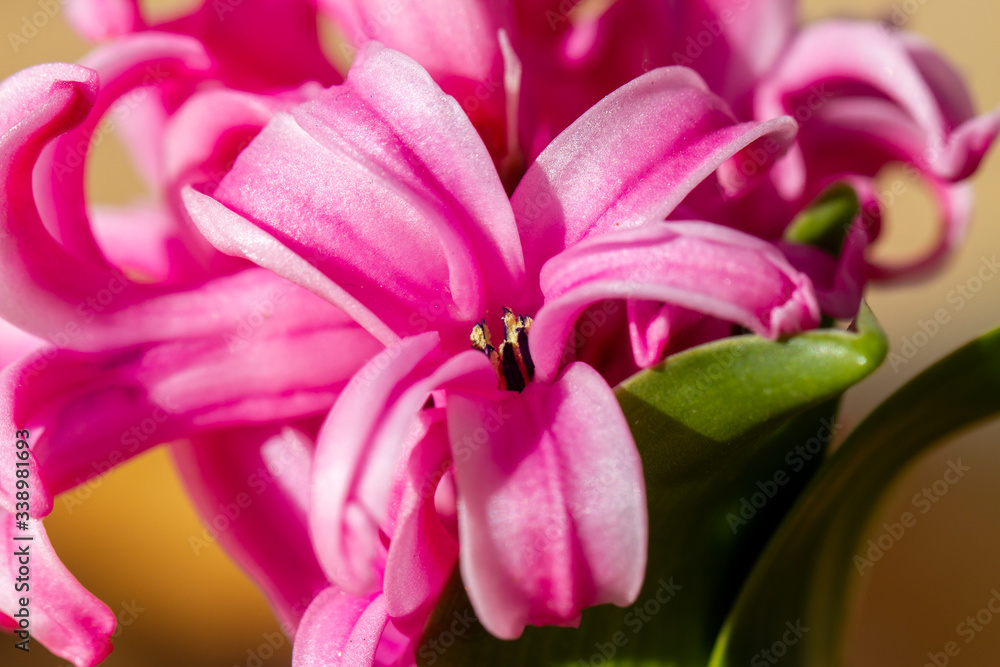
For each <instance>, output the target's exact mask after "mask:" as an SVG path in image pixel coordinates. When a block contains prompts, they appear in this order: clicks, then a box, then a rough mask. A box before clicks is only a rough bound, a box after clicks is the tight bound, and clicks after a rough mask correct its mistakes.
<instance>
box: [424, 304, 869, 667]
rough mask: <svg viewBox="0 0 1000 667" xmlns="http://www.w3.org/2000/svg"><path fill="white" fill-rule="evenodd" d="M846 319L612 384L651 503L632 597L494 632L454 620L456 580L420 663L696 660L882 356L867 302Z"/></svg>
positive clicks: (458, 611)
mask: <svg viewBox="0 0 1000 667" xmlns="http://www.w3.org/2000/svg"><path fill="white" fill-rule="evenodd" d="M857 328H858V331H857V332H849V331H839V330H817V331H811V332H807V333H804V334H801V335H798V336H795V337H792V338H789V339H787V340H784V341H768V340H765V339H762V338H759V337H756V336H739V337H735V338H729V339H726V340H722V341H719V342H716V343H712V344H709V345H704V346H701V347H698V348H695V349H691V350H688V351H685V352H682V353H680V354H677V355H674V356H672V357H670V358H669V359H667V360H666V361H665V362H664V363H663V364H661V365H660V366H658V367H656V368H654V369H650V370H648V371H645V372H642V373H639V374H638V375H636V376H634V377H633V378H631V379H630V380H628V381H627V382H625V383H623V384H622V385H621V386H619V387H618V389H617V390H616V393H617V396H618V399H619V402H620V403H621V406H622V410H623V411H624V413H625V416H626V417H627V419H628V421H629V424H630V425H631V426H632V430H633V434H634V436H635V439H636V443H637V445H638V447H639V451H640V453H641V455H642V458H643V466H644V470H645V474H646V487H647V488H646V491H647V498H648V502H649V517H650V552H649V565H648V568H647V573H646V585H645V588H644V590H643V591H642V593H641V595H640V597H639V599H638V602H637V604H636V605H634V606H632V607H630V608H628V609H619V608H617V607H612V606H603V607H598V608H594V609H590V610H587V611H586V612H585V613H584V615H583V620H582V622H581V625H580V628H579V629H568V628H551V627H549V628H528V629H527V630H526V631H525V633H524V635H523V636H522V637H521V638H520V639H519V640H517V641H513V642H505V641H500V640H497V639H495V638H493V637H491V636H490V635H489V634H488V633H486V631H485V630H483V629H482V627H481V626H479V625H478V624H473V626H472V627H466V626H467V624H465V623H462V622H457V621H459V620H460V619H467V618H469V614H470V612H471V607H470V605H469V602H468V599H467V598H466V597H465V593H464V590H463V589H462V586H461V582H460V581H459V580H458V578H457V577H456V578H455V580H454V581H453V582H452V585H451V586H450V587H449V589H448V591H447V593H446V596H445V598H444V599H443V600H442V602H441V603H440V604H439V606H438V608H437V610H436V612H435V617H434V618H433V619H432V621H431V623H430V624H429V626H428V629H427V631H426V632H425V635H424V643H423V645H422V646H421V648H420V650H419V651H418V659H419V660H420V664H421V665H424V666H426V667H430V666H431V665H437V666H439V667H440V666H442V665H445V666H450V665H477V666H478V665H483V666H488V665H504V666H507V665H525V666H528V665H565V666H567V667H568V666H570V665H572V666H573V667H579V666H580V665H581V662H580V661H581V660H582V661H583V663H582V664H583V665H588V664H593V665H600V664H604V665H608V666H611V665H614V666H624V665H683V666H692V667H704V666H705V665H706V664H707V661H708V658H709V654H710V651H711V649H712V646H713V644H714V642H715V638H716V635H717V633H718V631H719V629H720V628H721V626H722V623H723V621H724V619H725V616H726V613H727V612H728V610H729V608H730V606H731V603H732V601H733V599H734V598H735V596H736V593H737V592H738V590H739V588H740V586H741V584H742V581H743V579H744V577H745V575H746V574H747V572H748V571H749V569H750V566H751V565H752V563H753V561H754V560H755V559H756V556H757V554H759V552H760V550H761V549H762V548H763V545H764V544H765V543H766V540H767V538H768V537H769V536H770V534H771V533H772V531H773V530H774V528H775V527H776V526H777V524H778V522H779V520H780V518H781V517H782V516H783V515H784V513H785V512H786V510H787V508H788V506H789V505H790V503H791V502H792V500H794V498H795V497H796V495H797V493H798V492H799V491H800V490H801V488H802V487H803V486H804V485H805V483H806V482H807V481H808V479H809V478H810V476H811V474H812V473H813V472H814V470H815V469H816V467H817V466H818V464H819V462H820V459H821V458H822V451H823V449H824V447H825V444H826V441H828V440H829V439H830V437H831V435H832V433H831V431H832V430H833V428H835V426H834V425H833V422H832V421H831V419H832V415H833V413H834V410H835V404H836V400H837V398H838V397H839V396H840V395H841V394H842V393H843V392H844V391H845V390H846V389H847V388H848V387H850V386H851V385H853V384H855V383H856V382H858V381H859V380H861V379H862V378H864V377H865V376H867V375H868V374H869V373H871V372H872V371H873V370H874V369H875V368H876V367H877V366H878V365H879V364H880V363H881V361H882V360H883V359H884V357H885V354H886V341H885V336H884V334H883V332H882V330H881V329H880V328H879V326H878V324H877V322H876V321H875V319H874V317H873V316H872V315H871V313H870V311H868V309H867V307H863V308H862V312H861V314H860V315H859V317H858V321H857ZM796 448H800V450H799V451H797V450H796ZM778 473H782V474H783V476H781V475H778ZM741 513H742V514H741ZM456 628H461V632H455V629H456Z"/></svg>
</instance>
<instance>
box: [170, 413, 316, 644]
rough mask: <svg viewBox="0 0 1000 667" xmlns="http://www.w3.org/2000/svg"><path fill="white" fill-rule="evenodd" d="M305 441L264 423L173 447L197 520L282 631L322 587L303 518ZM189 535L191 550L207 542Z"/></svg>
mask: <svg viewBox="0 0 1000 667" xmlns="http://www.w3.org/2000/svg"><path fill="white" fill-rule="evenodd" d="M312 446H313V445H312V442H311V441H310V439H309V438H308V436H306V435H305V434H304V433H302V432H301V431H299V430H297V429H294V428H291V427H284V428H278V427H276V426H266V427H250V428H240V429H231V430H224V431H217V432H214V433H208V434H205V435H202V436H198V437H196V438H195V439H193V440H191V441H185V442H182V443H180V444H177V445H175V446H174V447H173V453H174V457H175V460H176V463H177V467H178V469H179V471H180V473H181V477H182V479H183V481H184V485H185V487H186V489H187V491H188V493H189V494H190V495H191V498H192V499H193V501H194V503H195V506H196V507H197V508H198V511H199V513H200V514H201V517H202V519H203V521H204V523H205V525H206V526H207V527H208V528H210V529H212V530H215V531H216V533H217V534H218V541H219V543H220V544H221V545H222V546H223V548H225V550H226V552H227V553H228V554H229V555H230V556H231V557H232V558H233V559H234V560H235V561H236V562H237V563H239V564H240V566H241V567H242V568H243V569H244V570H245V571H246V572H247V574H249V575H250V577H251V578H253V580H254V581H255V582H257V584H258V585H259V586H260V587H261V588H262V589H263V591H264V594H265V595H266V596H267V598H268V600H269V601H270V603H271V606H272V608H273V609H274V610H275V612H276V614H277V616H278V620H279V622H280V623H281V627H282V630H283V631H285V632H287V633H289V634H294V632H295V629H296V628H297V627H298V624H299V622H300V620H301V619H302V616H303V614H304V613H305V611H306V608H307V607H308V606H309V603H310V602H312V600H313V599H314V598H315V597H316V596H317V595H318V594H319V593H320V592H321V591H323V590H324V589H325V588H327V586H328V585H329V583H328V582H327V580H326V577H325V576H324V575H323V571H322V570H321V569H320V566H319V563H318V562H317V561H316V556H315V555H314V553H313V550H312V543H311V542H310V540H309V532H308V524H307V518H306V513H307V511H308V488H309V473H310V469H311V466H312ZM220 526H221V527H220ZM192 539H194V540H195V541H194V542H192V548H193V549H194V550H195V553H196V554H197V553H198V552H199V551H200V550H201V548H204V547H206V546H208V542H204V543H202V542H201V541H199V540H202V537H201V536H200V535H195V536H194V537H193V538H192Z"/></svg>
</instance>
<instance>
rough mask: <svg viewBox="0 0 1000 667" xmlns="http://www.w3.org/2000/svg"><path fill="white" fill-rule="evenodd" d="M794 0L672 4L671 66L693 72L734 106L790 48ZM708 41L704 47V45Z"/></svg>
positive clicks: (698, 0)
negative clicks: (684, 67)
mask: <svg viewBox="0 0 1000 667" xmlns="http://www.w3.org/2000/svg"><path fill="white" fill-rule="evenodd" d="M795 9H796V3H795V1H794V0H695V1H694V2H684V3H677V4H675V5H674V10H673V11H674V14H675V16H674V17H673V18H674V20H673V21H672V26H671V27H672V28H673V34H672V36H673V43H672V45H673V47H674V50H673V53H672V56H671V57H672V64H674V65H686V66H688V67H691V68H693V69H694V70H696V71H697V72H698V73H699V74H701V76H702V77H704V79H705V81H707V82H708V86H709V88H711V89H712V91H714V92H716V93H717V94H719V95H720V96H722V97H723V98H724V99H725V100H727V101H729V102H730V103H731V104H733V105H734V106H739V107H740V108H741V109H742V107H743V102H744V101H745V100H744V99H743V98H744V97H745V96H746V95H747V94H748V93H749V92H750V90H751V88H752V87H753V86H754V85H755V84H756V83H757V81H758V80H759V78H760V77H761V75H763V74H765V73H766V72H767V71H768V70H769V69H770V68H771V67H772V66H773V65H774V63H775V62H776V61H777V60H778V58H779V56H780V55H781V54H782V52H783V51H784V50H785V48H786V47H787V46H788V43H789V42H790V41H791V39H792V36H793V32H794V30H795V27H796V25H795V18H796V17H795V13H796V12H795ZM706 42H707V45H706Z"/></svg>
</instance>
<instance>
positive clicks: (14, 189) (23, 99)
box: [0, 38, 381, 665]
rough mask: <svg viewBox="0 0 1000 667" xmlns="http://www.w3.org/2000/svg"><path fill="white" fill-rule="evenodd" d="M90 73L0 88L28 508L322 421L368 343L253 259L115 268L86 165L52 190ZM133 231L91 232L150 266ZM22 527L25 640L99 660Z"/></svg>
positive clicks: (0, 601)
mask: <svg viewBox="0 0 1000 667" xmlns="http://www.w3.org/2000/svg"><path fill="white" fill-rule="evenodd" d="M171 39H181V38H171ZM146 43H147V44H148V40H146ZM97 76H98V75H97V73H96V72H95V71H94V70H91V69H88V68H85V67H80V66H75V65H45V66H38V67H35V68H31V69H28V70H25V71H24V72H21V73H19V74H17V75H15V76H14V77H12V78H10V79H8V80H7V81H5V82H4V83H3V84H2V85H0V135H2V136H0V154H2V155H3V156H4V161H3V163H2V164H0V177H2V179H3V181H2V182H3V191H2V192H3V194H2V196H0V233H2V236H3V240H4V242H3V243H2V244H0V257H2V261H3V262H4V265H3V267H2V269H0V272H2V274H3V285H4V290H3V292H2V293H0V315H2V317H3V318H4V320H5V321H6V322H10V323H13V324H15V325H17V326H18V327H19V328H20V329H22V330H24V331H27V332H31V334H33V335H34V338H32V337H31V336H29V335H25V334H21V335H18V336H8V335H7V334H6V333H5V334H4V340H3V341H2V344H3V356H4V357H5V359H4V360H5V361H8V362H11V363H9V364H6V368H5V369H4V370H3V372H2V375H0V412H2V418H0V421H2V426H0V431H2V433H3V437H4V438H5V441H6V442H8V443H13V442H15V440H16V438H15V432H16V431H19V430H22V429H27V430H28V431H30V434H31V435H30V444H31V448H30V458H29V461H28V462H29V466H28V468H27V469H28V470H29V471H30V477H31V480H32V482H31V488H32V492H31V503H30V517H31V518H32V519H41V518H42V517H44V516H45V515H47V514H48V513H49V512H50V511H51V509H52V502H53V497H54V495H55V494H58V493H61V492H63V491H66V490H68V489H71V488H72V487H74V486H76V485H78V484H81V483H83V482H85V481H87V480H88V479H89V478H91V477H93V476H94V475H97V474H102V473H103V472H104V471H106V470H107V469H108V468H110V467H112V466H114V465H116V464H118V463H120V462H122V461H124V460H126V459H128V458H130V457H132V456H134V455H136V454H138V453H140V452H142V451H144V450H145V449H147V448H148V447H150V446H152V445H154V444H157V443H160V442H168V441H171V440H174V439H179V438H185V437H191V436H193V435H194V434H201V433H210V432H215V433H218V432H220V430H222V431H223V432H224V429H228V428H231V427H239V426H244V425H247V424H261V425H266V424H269V423H272V422H278V423H285V422H287V421H289V420H295V419H301V418H305V417H308V416H310V415H313V416H317V415H322V414H323V413H325V412H326V411H327V410H328V409H329V407H330V405H331V404H332V403H333V401H334V399H335V398H336V396H337V394H338V393H339V391H340V389H341V388H342V387H343V385H344V383H345V382H346V380H347V378H349V377H350V376H351V375H352V374H353V372H354V371H355V370H356V369H357V368H358V367H360V366H361V365H362V364H363V363H364V361H365V360H366V359H367V358H368V357H369V356H371V355H372V354H374V353H375V352H376V351H378V350H379V349H380V348H381V346H380V345H379V344H378V343H377V342H376V341H375V340H374V339H373V338H372V337H371V336H370V335H369V334H367V333H366V332H365V331H364V330H362V329H361V328H360V327H358V326H357V325H356V324H355V323H354V322H353V321H352V320H350V319H349V318H347V317H346V316H345V315H344V314H343V313H342V312H340V311H338V310H337V309H336V308H333V307H332V306H330V305H329V304H327V303H325V302H323V301H322V300H321V299H318V298H317V297H315V296H314V295H312V294H310V293H309V292H308V291H306V290H304V289H302V288H300V287H298V286H296V285H293V284H290V283H289V282H287V281H285V280H282V279H281V278H279V277H277V276H275V275H274V274H272V273H270V272H268V271H264V270H261V269H258V268H256V267H252V266H249V267H248V266H247V265H245V264H244V265H242V267H240V266H236V265H234V266H233V268H231V269H230V270H228V271H225V272H221V271H220V272H216V273H212V272H203V273H202V277H201V279H200V280H198V281H195V283H194V284H190V281H188V284H183V282H184V281H181V283H182V284H180V285H171V284H169V282H170V281H169V280H168V281H164V282H161V283H158V284H143V283H137V282H133V281H132V280H130V279H129V278H128V277H127V276H126V275H124V274H123V273H122V272H121V270H119V269H118V268H117V267H114V266H112V265H111V264H110V263H109V261H108V260H107V259H106V257H105V254H104V252H103V249H101V248H100V247H99V246H98V244H97V242H96V241H95V239H94V237H93V236H92V232H91V226H90V224H89V218H88V216H87V214H86V210H85V207H84V201H83V192H82V189H83V178H82V176H81V177H79V178H70V179H67V181H66V182H65V183H64V184H63V185H62V186H61V187H57V186H56V183H57V181H58V175H57V174H58V167H59V165H62V164H64V162H62V161H61V159H60V158H61V156H64V155H65V152H64V151H67V150H69V148H70V147H71V146H72V144H70V145H67V144H66V143H64V141H63V140H64V139H65V137H67V136H69V137H70V138H71V139H74V140H75V139H78V138H80V137H81V136H82V137H83V138H84V145H86V141H85V139H86V137H87V136H88V134H87V133H89V132H92V131H93V127H94V125H95V124H96V120H95V118H94V116H93V112H94V110H95V105H96V109H97V112H98V113H99V112H100V111H103V110H105V109H106V108H107V107H106V106H105V107H103V108H102V106H101V104H102V103H101V100H102V97H101V94H100V93H99V92H98V89H99V87H98V81H97ZM112 80H113V81H115V79H112ZM122 85H123V86H125V85H127V84H122ZM81 124H82V125H81ZM74 133H83V134H82V135H80V134H74ZM43 153H44V154H43ZM65 164H69V163H65ZM79 166H80V165H79V164H74V165H73V168H77V167H79ZM33 180H34V184H37V185H38V189H37V190H36V189H34V188H33ZM36 193H42V194H41V195H38V196H36ZM50 230H51V231H50ZM129 241H130V239H129V237H121V236H112V237H107V238H105V242H106V243H107V247H108V250H109V251H108V254H109V255H116V256H118V257H125V258H132V259H135V260H136V261H137V262H138V264H139V267H140V269H141V268H142V267H143V266H144V262H145V263H146V265H149V266H152V265H153V264H155V263H156V262H155V260H156V257H155V254H156V252H161V251H162V249H161V248H158V247H156V245H155V244H151V243H149V240H148V239H140V243H137V244H131V243H130V242H129ZM201 243H202V244H204V241H201ZM210 250H211V249H210ZM211 252H213V253H214V252H215V251H214V250H212V251H211ZM167 273H169V271H168V272H167ZM274 315H279V316H277V317H276V316H274ZM4 326H5V327H6V326H7V325H6V324H5V325H4ZM43 341H44V343H45V345H46V346H45V347H39V346H40V345H41V344H42V343H43ZM49 343H52V344H54V345H55V347H53V346H51V345H49ZM18 348H19V349H18ZM329 349H345V350H350V351H351V354H347V355H335V356H330V355H326V354H325V351H327V350H329ZM32 350H33V351H32ZM25 352H27V353H28V354H27V356H20V355H21V354H22V353H25ZM15 355H17V356H15ZM11 360H13V361H11ZM226 378H228V379H226ZM206 437H207V436H206ZM18 451H24V450H14V448H13V447H8V446H5V447H3V448H2V450H0V469H2V470H3V471H4V474H3V481H2V484H0V505H2V507H3V509H4V510H5V514H4V517H5V518H4V522H5V523H4V530H5V531H6V530H13V528H12V526H13V525H14V524H13V521H14V517H15V516H16V513H17V512H20V511H22V510H24V508H23V507H21V508H19V507H18V506H17V503H18V500H17V497H16V488H15V481H16V479H17V477H16V476H15V474H14V471H15V469H16V464H17V462H18V461H19V459H17V454H18ZM8 513H9V514H8ZM31 526H32V527H33V529H35V534H37V535H38V539H39V543H38V544H39V549H40V551H39V560H38V561H37V563H38V564H39V568H40V569H39V570H38V573H39V576H40V577H41V578H42V579H43V580H44V581H45V582H46V583H45V584H44V585H43V586H42V587H41V588H39V589H37V595H33V596H32V601H33V610H32V614H33V616H32V618H33V619H34V622H33V625H32V631H33V634H34V636H36V637H37V638H38V639H39V640H40V641H42V642H43V643H45V644H46V645H47V646H49V647H50V648H51V649H52V650H53V651H54V652H56V653H57V654H59V655H61V656H63V657H66V658H67V659H70V660H72V661H73V662H74V663H75V664H78V665H91V664H96V662H98V661H100V660H101V659H102V658H103V657H104V656H105V655H106V654H107V651H108V650H110V644H109V641H108V638H109V636H110V634H111V632H112V631H113V629H114V628H113V618H112V617H111V616H110V611H109V610H107V609H106V607H104V606H103V605H102V604H101V603H100V602H99V601H97V600H96V599H95V598H93V596H91V595H90V594H89V593H87V592H86V591H85V590H83V589H82V588H81V587H80V586H79V584H78V583H77V582H76V581H75V580H74V579H73V578H72V576H71V575H70V574H69V573H68V572H67V571H66V570H65V568H63V567H62V566H61V564H59V561H58V560H57V559H56V557H55V555H54V553H52V551H51V548H50V547H49V545H48V543H47V541H46V540H45V536H44V530H43V528H42V527H41V523H40V521H35V522H32V524H31ZM16 572H17V567H16V563H15V562H14V561H9V562H6V563H5V567H3V569H2V571H0V579H2V580H3V581H4V582H6V583H5V584H4V586H3V588H4V591H5V593H4V594H3V595H4V597H3V598H0V605H2V607H0V612H3V613H4V614H6V615H10V614H13V613H14V610H15V609H16V608H17V607H16V605H15V600H12V599H10V596H9V595H8V593H10V592H11V591H13V590H14V586H13V579H14V578H15V577H16V576H17V574H16ZM109 619H111V620H109Z"/></svg>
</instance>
